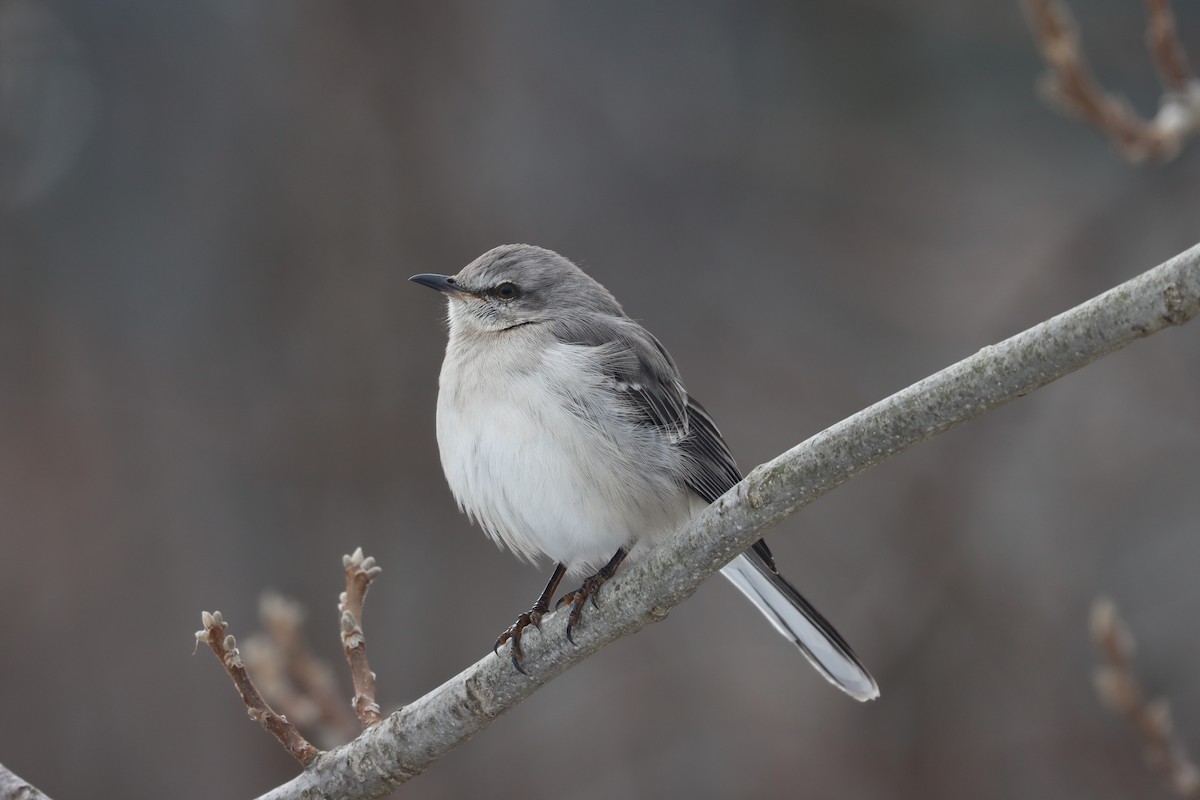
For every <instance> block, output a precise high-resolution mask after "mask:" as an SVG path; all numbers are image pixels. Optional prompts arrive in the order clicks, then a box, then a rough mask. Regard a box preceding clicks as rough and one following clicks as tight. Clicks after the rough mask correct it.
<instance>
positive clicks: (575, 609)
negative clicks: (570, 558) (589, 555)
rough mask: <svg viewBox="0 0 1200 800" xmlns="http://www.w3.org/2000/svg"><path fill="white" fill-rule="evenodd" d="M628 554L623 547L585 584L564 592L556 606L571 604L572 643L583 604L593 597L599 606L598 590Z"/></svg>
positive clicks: (569, 630)
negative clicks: (597, 600) (597, 599)
mask: <svg viewBox="0 0 1200 800" xmlns="http://www.w3.org/2000/svg"><path fill="white" fill-rule="evenodd" d="M627 555H629V554H628V553H626V552H625V548H624V547H622V548H621V549H620V550H618V551H617V552H616V554H615V555H614V556H613V557H612V558H610V559H609V560H608V563H607V564H605V565H604V566H603V567H601V568H600V570H599V571H598V572H597V573H596V574H595V575H592V576H591V577H589V578H587V579H585V580H584V582H583V586H580V587H579V588H578V589H576V590H575V591H573V592H568V593H567V594H564V595H563V596H562V599H561V600H559V601H558V604H557V605H555V606H554V607H555V608H558V607H559V606H561V605H562V604H563V603H570V604H571V616H569V617H568V618H567V639H568V640H569V641H570V642H571V644H575V637H574V636H573V635H572V633H573V631H574V630H575V626H576V625H578V624H579V619H580V617H582V616H583V604H584V603H585V602H586V601H587V599H588V598H589V597H590V598H592V605H593V606H595V607H596V608H599V606H597V605H596V592H598V591H600V587H601V586H603V585H604V584H605V583H606V582H607V581H608V579H609V578H611V577H612V576H613V575H615V574H616V572H617V567H619V566H621V562H622V561H624V560H625V556H627Z"/></svg>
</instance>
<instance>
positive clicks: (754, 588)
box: [721, 553, 879, 700]
mask: <svg viewBox="0 0 1200 800" xmlns="http://www.w3.org/2000/svg"><path fill="white" fill-rule="evenodd" d="M769 570H770V568H769V567H767V566H766V564H765V563H764V564H762V565H761V566H760V565H759V563H758V562H756V561H755V560H753V559H751V558H750V557H749V556H748V555H747V554H745V553H743V554H742V555H740V556H738V557H737V558H735V559H734V560H733V561H731V562H729V564H727V565H726V566H725V568H724V569H722V570H721V574H722V575H724V576H725V577H726V578H728V579H729V580H730V581H731V582H732V583H733V585H734V586H736V587H737V588H738V589H739V590H741V592H742V594H744V595H746V597H748V598H749V599H750V601H751V602H752V603H754V605H756V606H758V610H759V611H761V612H762V613H763V615H764V616H766V618H767V619H769V620H770V621H771V624H772V625H774V626H775V629H776V630H777V631H779V632H780V633H781V634H783V636H785V637H786V638H787V639H788V640H789V641H792V642H794V643H795V644H796V645H797V646H798V647H799V648H800V651H801V652H802V653H804V655H805V656H806V657H807V658H808V660H809V661H810V662H812V665H813V666H814V667H816V668H817V671H818V672H820V673H821V674H822V675H824V676H825V679H826V680H828V681H829V682H830V683H832V684H833V685H834V686H836V687H838V688H839V689H841V690H842V691H843V692H845V693H846V694H848V695H850V696H851V697H853V698H854V699H856V700H874V699H875V698H877V697H879V687H878V686H877V685H876V684H875V679H874V678H872V677H871V676H870V674H869V673H868V672H867V671H866V670H865V669H864V668H863V666H862V665H861V664H860V663H858V659H857V658H855V656H854V653H852V652H851V651H850V648H849V647H847V646H846V645H845V643H844V642H841V641H839V639H840V637H838V636H837V634H836V633H833V635H832V636H830V634H829V633H827V632H826V630H824V629H825V628H828V630H829V631H830V632H832V631H833V629H832V627H830V626H829V623H828V622H825V620H824V619H822V618H821V615H820V614H818V613H817V612H816V610H815V609H813V608H812V607H811V606H809V605H808V603H807V602H806V601H805V600H804V599H803V598H802V597H800V595H799V594H796V595H795V599H793V598H792V597H790V596H789V594H788V592H787V591H786V590H785V589H784V588H783V587H784V586H786V587H787V588H788V589H791V586H789V585H788V584H787V582H786V581H784V580H783V579H782V578H781V577H780V576H779V575H777V574H774V573H771V572H770V571H769ZM780 584H782V586H781V585H780ZM791 591H792V593H795V590H794V589H791Z"/></svg>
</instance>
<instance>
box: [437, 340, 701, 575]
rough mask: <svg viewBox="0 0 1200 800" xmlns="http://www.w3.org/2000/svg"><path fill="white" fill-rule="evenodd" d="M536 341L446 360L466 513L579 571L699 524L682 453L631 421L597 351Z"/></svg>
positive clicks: (446, 406) (445, 394)
mask: <svg viewBox="0 0 1200 800" xmlns="http://www.w3.org/2000/svg"><path fill="white" fill-rule="evenodd" d="M531 333H532V332H531ZM531 338H534V337H522V339H524V341H522V339H518V338H516V337H512V341H511V342H504V341H500V342H496V341H492V342H486V341H485V342H483V343H475V344H473V345H469V346H463V345H461V343H455V342H454V341H453V340H452V342H451V346H450V347H449V348H448V350H447V355H446V361H445V363H444V365H443V368H442V374H441V380H440V386H439V393H438V413H437V435H438V447H439V449H440V451H441V459H442V468H443V469H444V471H445V473H446V480H447V482H448V483H449V485H450V489H451V491H452V492H453V493H454V496H455V498H456V499H457V501H458V503H459V505H460V507H462V509H463V510H464V511H466V512H467V514H468V515H469V516H470V517H471V518H472V519H473V520H475V521H477V522H478V523H479V524H480V525H481V527H483V529H484V530H485V531H487V533H488V534H489V536H491V537H492V538H493V539H494V540H496V541H497V542H498V543H502V544H504V545H506V546H508V547H509V548H510V549H512V550H513V551H514V552H515V553H516V554H518V555H519V556H522V557H524V558H527V559H529V560H536V559H538V558H539V557H541V556H548V557H549V558H551V559H553V560H554V561H557V562H560V563H564V564H567V565H568V566H569V567H572V568H574V569H575V570H576V571H582V570H585V569H589V568H594V567H596V566H599V565H600V564H603V563H604V562H605V561H607V560H608V559H609V557H611V556H612V554H613V553H614V552H615V551H616V550H617V548H619V547H625V546H628V545H630V544H632V543H633V542H634V541H636V540H638V539H640V538H642V537H643V536H654V535H657V534H661V533H664V532H669V531H671V530H673V529H674V528H675V527H676V526H677V525H678V524H679V523H680V522H682V521H683V520H685V519H686V518H687V516H688V514H689V513H690V511H689V506H688V499H687V492H686V490H684V489H683V488H682V486H681V484H680V482H679V481H677V480H676V479H675V477H674V476H675V475H677V474H679V464H678V461H679V458H680V457H679V455H678V453H677V451H676V449H675V448H674V447H673V446H672V445H671V444H670V443H669V442H668V441H666V440H665V438H663V437H661V436H660V435H658V434H657V432H655V431H652V430H647V429H644V428H642V427H640V426H638V425H636V424H634V422H633V421H632V420H631V419H630V417H629V415H628V414H627V413H624V412H623V410H622V408H621V406H620V405H619V403H618V401H617V398H616V397H615V396H614V395H613V393H612V392H611V389H610V388H609V387H608V386H607V379H606V377H605V376H604V375H603V373H602V371H601V370H600V369H599V364H598V363H597V361H596V360H594V359H592V358H590V357H589V355H590V351H592V350H593V349H594V348H582V347H579V346H575V345H564V344H561V343H551V344H549V345H542V344H540V343H538V342H536V341H533V342H531V341H529V339H531ZM456 344H459V346H456Z"/></svg>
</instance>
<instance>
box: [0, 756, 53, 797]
mask: <svg viewBox="0 0 1200 800" xmlns="http://www.w3.org/2000/svg"><path fill="white" fill-rule="evenodd" d="M0 800H50V798H49V797H47V796H46V795H44V794H42V793H41V792H40V791H38V788H37V787H36V786H34V785H33V784H32V783H29V782H28V781H26V780H23V779H22V778H21V776H20V775H17V774H15V773H13V772H10V771H9V770H8V768H6V767H5V766H4V765H3V764H0Z"/></svg>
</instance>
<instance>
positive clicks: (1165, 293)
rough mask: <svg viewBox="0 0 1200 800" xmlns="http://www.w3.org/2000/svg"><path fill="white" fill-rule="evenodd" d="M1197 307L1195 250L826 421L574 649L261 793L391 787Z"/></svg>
mask: <svg viewBox="0 0 1200 800" xmlns="http://www.w3.org/2000/svg"><path fill="white" fill-rule="evenodd" d="M1197 314H1200V245H1196V246H1194V247H1192V248H1191V249H1190V250H1188V251H1186V252H1184V253H1181V254H1180V255H1178V256H1176V257H1175V258H1172V259H1171V260H1170V261H1167V262H1166V263H1164V264H1161V265H1160V266H1158V267H1156V268H1154V269H1152V270H1150V271H1149V272H1146V273H1144V274H1142V275H1140V276H1138V277H1136V278H1134V279H1133V280H1130V281H1127V282H1126V283H1124V284H1121V285H1120V286H1117V287H1116V288H1114V289H1111V290H1110V291H1108V292H1105V293H1104V294H1102V295H1100V296H1098V297H1095V298H1093V299H1092V300H1089V301H1088V302H1086V303H1083V304H1082V305H1079V306H1076V307H1075V308H1073V309H1071V310H1069V311H1066V312H1064V313H1062V314H1059V315H1058V316H1056V317H1054V318H1053V319H1050V320H1047V321H1046V322H1043V323H1041V324H1040V325H1036V326H1034V327H1033V328H1030V329H1029V330H1027V331H1024V332H1023V333H1019V334H1017V335H1016V336H1013V337H1011V338H1010V339H1007V340H1005V341H1003V342H1000V343H999V344H996V345H992V346H990V347H985V348H983V349H982V350H980V351H979V352H978V353H976V354H975V355H973V356H970V357H968V358H966V359H964V360H962V361H960V362H958V363H957V364H954V365H952V366H950V367H947V368H946V369H943V370H942V371H941V372H938V373H936V374H934V375H931V376H930V377H928V378H925V379H924V380H922V381H919V382H918V383H916V384H913V385H912V386H910V387H908V388H907V389H904V390H902V391H900V392H897V393H896V394H894V395H892V396H891V397H888V398H886V399H884V400H881V401H880V402H878V403H876V404H875V405H873V406H871V407H870V408H867V409H864V410H863V411H860V412H859V413H857V414H855V415H854V416H852V417H850V418H848V419H846V420H843V421H842V422H839V423H838V424H836V425H834V426H833V427H831V428H827V429H826V430H824V431H822V432H821V433H818V434H817V435H815V436H813V437H812V438H810V439H809V440H807V441H805V442H803V443H801V444H799V445H797V446H796V447H793V448H792V449H791V450H789V451H787V452H786V453H783V454H782V455H780V456H778V457H777V458H775V459H774V460H773V461H770V462H768V463H766V464H763V465H761V466H759V467H757V468H756V469H754V470H753V471H752V472H751V473H750V474H749V475H748V476H746V479H745V480H743V481H742V482H741V483H739V484H738V485H737V486H735V487H734V488H733V489H731V490H729V491H728V492H727V493H726V494H725V495H724V496H723V497H721V498H720V499H718V500H717V502H715V503H713V504H712V505H711V506H709V507H708V508H707V509H706V510H705V511H703V512H701V513H700V514H699V515H697V516H696V517H695V518H694V519H693V520H692V521H691V522H689V523H688V524H687V525H685V526H684V527H683V528H682V529H681V530H679V531H677V532H676V533H675V534H674V535H673V536H672V537H671V539H669V540H668V541H667V542H664V543H663V544H662V545H661V546H660V547H658V548H656V549H654V550H652V551H650V552H649V553H647V554H646V556H645V557H644V558H642V559H641V560H639V561H637V562H635V563H633V564H632V565H631V566H630V567H629V569H628V570H626V571H625V572H624V573H622V574H620V575H618V576H617V577H616V578H614V579H613V580H612V581H610V582H609V583H608V584H606V585H605V588H604V594H605V598H604V602H603V603H601V604H600V606H599V608H595V609H590V610H589V611H590V613H589V615H588V616H587V618H586V624H585V625H584V626H583V627H581V628H579V629H578V630H576V631H575V642H576V644H571V643H570V642H568V641H567V639H566V635H565V630H564V628H565V622H566V615H565V614H561V613H557V612H556V613H554V614H550V615H548V616H546V617H545V618H544V620H543V623H542V631H541V632H538V631H536V630H535V631H533V632H532V633H531V634H530V635H531V637H532V638H531V640H530V641H529V642H527V643H526V656H525V661H524V663H523V666H524V668H525V671H526V672H527V673H528V674H522V673H520V672H518V671H517V670H516V669H514V668H513V666H512V663H511V662H510V660H509V659H508V658H505V657H500V658H497V657H496V656H495V655H493V654H492V653H491V652H489V653H488V654H487V655H486V656H485V657H484V658H483V659H482V660H480V661H478V662H476V663H475V664H473V665H471V666H470V667H468V668H467V669H465V670H464V671H463V672H461V673H460V674H458V675H456V676H455V677H453V678H451V679H450V680H448V681H446V682H445V683H444V684H442V685H441V686H439V687H438V688H436V689H434V690H433V691H431V692H429V693H428V694H426V695H425V696H424V697H421V698H419V699H417V700H415V701H413V702H411V703H409V704H408V705H406V706H404V707H403V708H401V709H400V710H399V711H397V712H395V713H394V714H391V715H390V716H388V717H387V718H386V719H384V720H383V721H382V722H381V723H380V724H378V725H372V726H371V727H369V728H367V729H366V730H365V731H364V732H363V733H362V735H361V736H359V737H358V738H357V739H355V740H354V741H353V742H351V743H350V744H347V745H345V746H343V747H339V748H336V749H334V750H331V751H329V752H328V753H322V754H321V755H319V756H318V757H317V758H316V759H315V760H314V761H313V762H312V763H311V764H310V765H309V766H308V768H306V769H305V770H304V772H303V773H301V774H300V775H298V776H297V777H296V778H294V779H292V780H291V781H289V782H288V783H286V784H284V785H282V786H280V787H278V788H276V789H274V790H272V791H270V792H268V793H267V794H265V795H263V800H267V799H269V800H282V799H283V798H303V797H316V796H319V797H340V798H368V797H382V796H384V795H386V794H388V793H389V792H391V791H392V790H393V789H395V788H396V787H397V786H398V785H399V784H401V783H404V782H405V781H407V780H409V779H410V778H412V777H414V776H415V775H418V774H420V773H421V772H423V771H424V770H426V769H428V768H429V766H430V765H432V764H433V763H434V762H436V761H437V760H438V759H440V758H441V757H442V756H444V755H445V754H446V753H448V752H449V751H451V750H452V749H454V748H455V747H457V746H458V745H460V744H462V743H463V742H465V741H467V740H468V739H470V738H471V737H472V736H474V735H475V734H477V733H479V732H480V731H482V730H483V729H484V728H486V727H488V726H489V725H490V724H491V723H492V722H493V721H495V720H496V718H497V717H499V716H500V715H502V714H504V713H505V712H507V711H509V710H511V709H512V708H514V707H516V706H517V705H518V704H520V703H521V702H522V701H523V700H524V699H525V698H527V697H529V696H530V695H532V694H533V693H534V692H535V691H537V689H538V688H540V687H541V686H542V685H544V684H545V683H547V682H549V681H550V680H552V679H553V678H554V677H556V676H558V675H560V674H562V673H563V672H565V671H566V670H568V669H570V668H571V667H573V666H574V665H576V664H578V663H579V662H580V661H583V660H584V659H585V658H587V657H588V656H590V655H591V654H593V653H595V652H596V651H597V650H599V649H600V648H601V647H603V646H604V645H606V644H608V643H609V642H612V641H614V640H616V639H618V638H620V637H622V636H626V635H628V634H630V633H633V632H634V631H637V630H639V629H641V628H642V627H644V626H645V625H647V624H649V623H651V622H655V621H657V620H661V619H663V618H664V617H666V615H667V613H668V611H669V610H670V609H671V608H672V607H673V606H675V605H676V604H678V603H680V602H681V601H683V600H684V599H685V598H687V597H688V596H690V595H691V594H692V593H693V592H694V591H695V590H696V588H697V587H698V586H699V585H700V584H701V583H702V582H703V581H704V580H706V579H707V578H708V577H709V576H711V575H712V574H713V573H714V572H716V571H717V570H718V569H720V568H721V567H722V566H724V565H725V564H726V563H727V562H728V561H729V560H730V559H731V558H733V557H734V556H735V555H737V554H738V553H739V552H741V551H742V550H744V549H745V548H746V547H748V546H750V545H751V544H752V543H753V542H754V541H755V540H756V539H758V538H759V537H760V536H761V535H762V533H763V531H765V530H766V529H767V528H770V527H771V526H773V525H775V524H777V523H779V522H780V521H782V520H783V519H784V518H785V517H787V516H788V515H790V514H792V513H793V512H795V511H797V510H798V509H800V508H803V507H804V506H806V505H808V504H809V503H811V502H812V501H814V500H815V499H817V498H818V497H820V496H821V495H823V494H825V493H826V492H828V491H830V490H831V489H833V488H835V487H836V486H839V485H841V484H842V483H844V482H846V481H848V480H850V479H851V478H852V477H854V476H855V475H857V474H858V473H860V472H862V471H863V470H865V469H866V468H867V467H870V466H873V465H874V464H877V463H879V462H880V461H883V460H884V459H886V458H889V457H891V456H893V455H896V454H898V453H901V452H903V451H905V450H907V449H908V448H910V447H912V446H913V445H915V444H919V443H920V442H923V441H925V440H927V439H930V438H932V437H934V436H936V435H938V434H940V433H943V432H945V431H947V430H950V429H951V428H954V427H957V426H958V425H961V424H963V423H964V422H967V421H969V420H971V419H974V418H975V417H978V416H980V415H981V414H983V413H985V412H987V411H991V410H993V409H995V408H998V407H999V406H1002V405H1004V404H1005V403H1008V402H1010V401H1012V400H1015V399H1017V398H1018V397H1023V396H1024V395H1026V394H1029V393H1030V392H1032V391H1034V390H1036V389H1038V388H1040V387H1042V386H1044V385H1046V384H1048V383H1050V382H1051V381H1053V380H1055V379H1057V378H1060V377H1062V376H1063V375H1066V374H1068V373H1070V372H1073V371H1074V370H1076V369H1079V368H1080V367H1083V366H1085V365H1087V364H1089V363H1091V362H1092V361H1095V360H1096V359H1098V358H1100V357H1102V356H1104V355H1106V354H1108V353H1111V352H1113V351H1115V350H1118V349H1120V348H1122V347H1124V346H1126V345H1128V344H1130V343H1132V342H1135V341H1137V340H1138V339H1142V338H1144V337H1146V336H1149V335H1150V334H1152V333H1156V332H1158V331H1161V330H1164V329H1166V328H1168V327H1171V326H1174V325H1182V324H1183V323H1185V322H1188V321H1189V320H1191V319H1192V318H1193V317H1195V316H1196V315H1197ZM356 555H357V554H356ZM359 566H360V567H365V566H366V559H363V561H362V563H361V564H360V565H359ZM364 589H365V587H364Z"/></svg>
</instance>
